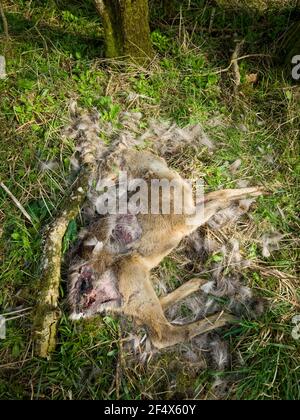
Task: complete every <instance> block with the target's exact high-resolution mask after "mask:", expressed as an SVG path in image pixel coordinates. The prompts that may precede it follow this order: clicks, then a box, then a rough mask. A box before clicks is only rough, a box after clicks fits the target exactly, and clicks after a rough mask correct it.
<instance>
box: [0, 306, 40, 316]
mask: <svg viewBox="0 0 300 420" xmlns="http://www.w3.org/2000/svg"><path fill="white" fill-rule="evenodd" d="M31 309H32V306H29V307H28V308H24V309H17V310H16V311H11V312H4V313H3V314H1V315H2V316H4V317H6V316H8V315H15V314H19V313H20V312H26V311H30V310H31Z"/></svg>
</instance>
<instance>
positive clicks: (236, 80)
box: [231, 40, 244, 98]
mask: <svg viewBox="0 0 300 420" xmlns="http://www.w3.org/2000/svg"><path fill="white" fill-rule="evenodd" d="M243 44H244V40H242V41H239V42H236V44H235V48H234V51H233V53H232V57H231V63H232V66H233V75H234V88H233V93H234V96H235V98H237V95H238V90H239V86H240V84H241V74H240V68H239V64H238V59H239V55H240V51H241V49H242V46H243Z"/></svg>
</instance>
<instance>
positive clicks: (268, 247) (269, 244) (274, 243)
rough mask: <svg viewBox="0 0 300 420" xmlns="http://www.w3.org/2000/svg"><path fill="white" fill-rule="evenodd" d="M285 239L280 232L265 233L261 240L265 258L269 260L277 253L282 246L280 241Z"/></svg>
mask: <svg viewBox="0 0 300 420" xmlns="http://www.w3.org/2000/svg"><path fill="white" fill-rule="evenodd" d="M283 237H284V235H282V234H281V233H279V232H271V233H265V234H264V235H263V236H262V237H261V240H260V242H261V245H262V255H263V257H265V258H269V257H270V256H271V254H272V252H274V251H277V250H278V249H279V246H280V245H279V244H280V241H281V240H282V238H283Z"/></svg>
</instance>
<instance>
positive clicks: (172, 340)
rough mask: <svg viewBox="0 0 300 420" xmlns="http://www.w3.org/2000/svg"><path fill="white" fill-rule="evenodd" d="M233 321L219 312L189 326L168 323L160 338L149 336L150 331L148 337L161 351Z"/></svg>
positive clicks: (231, 316) (234, 319)
mask: <svg viewBox="0 0 300 420" xmlns="http://www.w3.org/2000/svg"><path fill="white" fill-rule="evenodd" d="M234 321H236V318H235V317H234V316H233V315H230V314H226V313H223V312H221V313H218V314H214V315H210V316H208V317H206V318H204V319H201V320H199V321H195V322H192V323H190V324H184V325H172V324H170V323H168V325H164V327H163V328H162V331H161V335H160V337H157V336H156V335H154V334H151V331H150V334H149V335H150V339H151V342H152V344H153V345H154V346H155V347H157V348H158V349H163V348H166V347H170V346H174V345H175V344H179V343H183V342H186V341H189V340H191V339H192V338H194V337H196V336H197V335H200V334H205V333H207V332H209V331H212V330H215V329H217V328H220V327H224V326H225V325H226V324H227V323H232V322H234Z"/></svg>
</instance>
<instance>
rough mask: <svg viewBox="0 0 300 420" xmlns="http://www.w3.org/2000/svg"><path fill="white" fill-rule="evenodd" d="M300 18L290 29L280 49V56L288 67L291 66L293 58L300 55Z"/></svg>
mask: <svg viewBox="0 0 300 420" xmlns="http://www.w3.org/2000/svg"><path fill="white" fill-rule="evenodd" d="M299 34H300V20H299V21H298V22H296V23H294V24H293V25H292V26H291V27H290V28H289V30H288V32H287V34H286V36H285V37H284V40H283V42H282V44H281V45H280V48H279V51H278V57H279V58H280V60H281V61H282V63H283V64H285V65H286V66H287V67H289V68H290V67H291V63H292V58H293V57H294V56H295V55H300V35H299Z"/></svg>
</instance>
